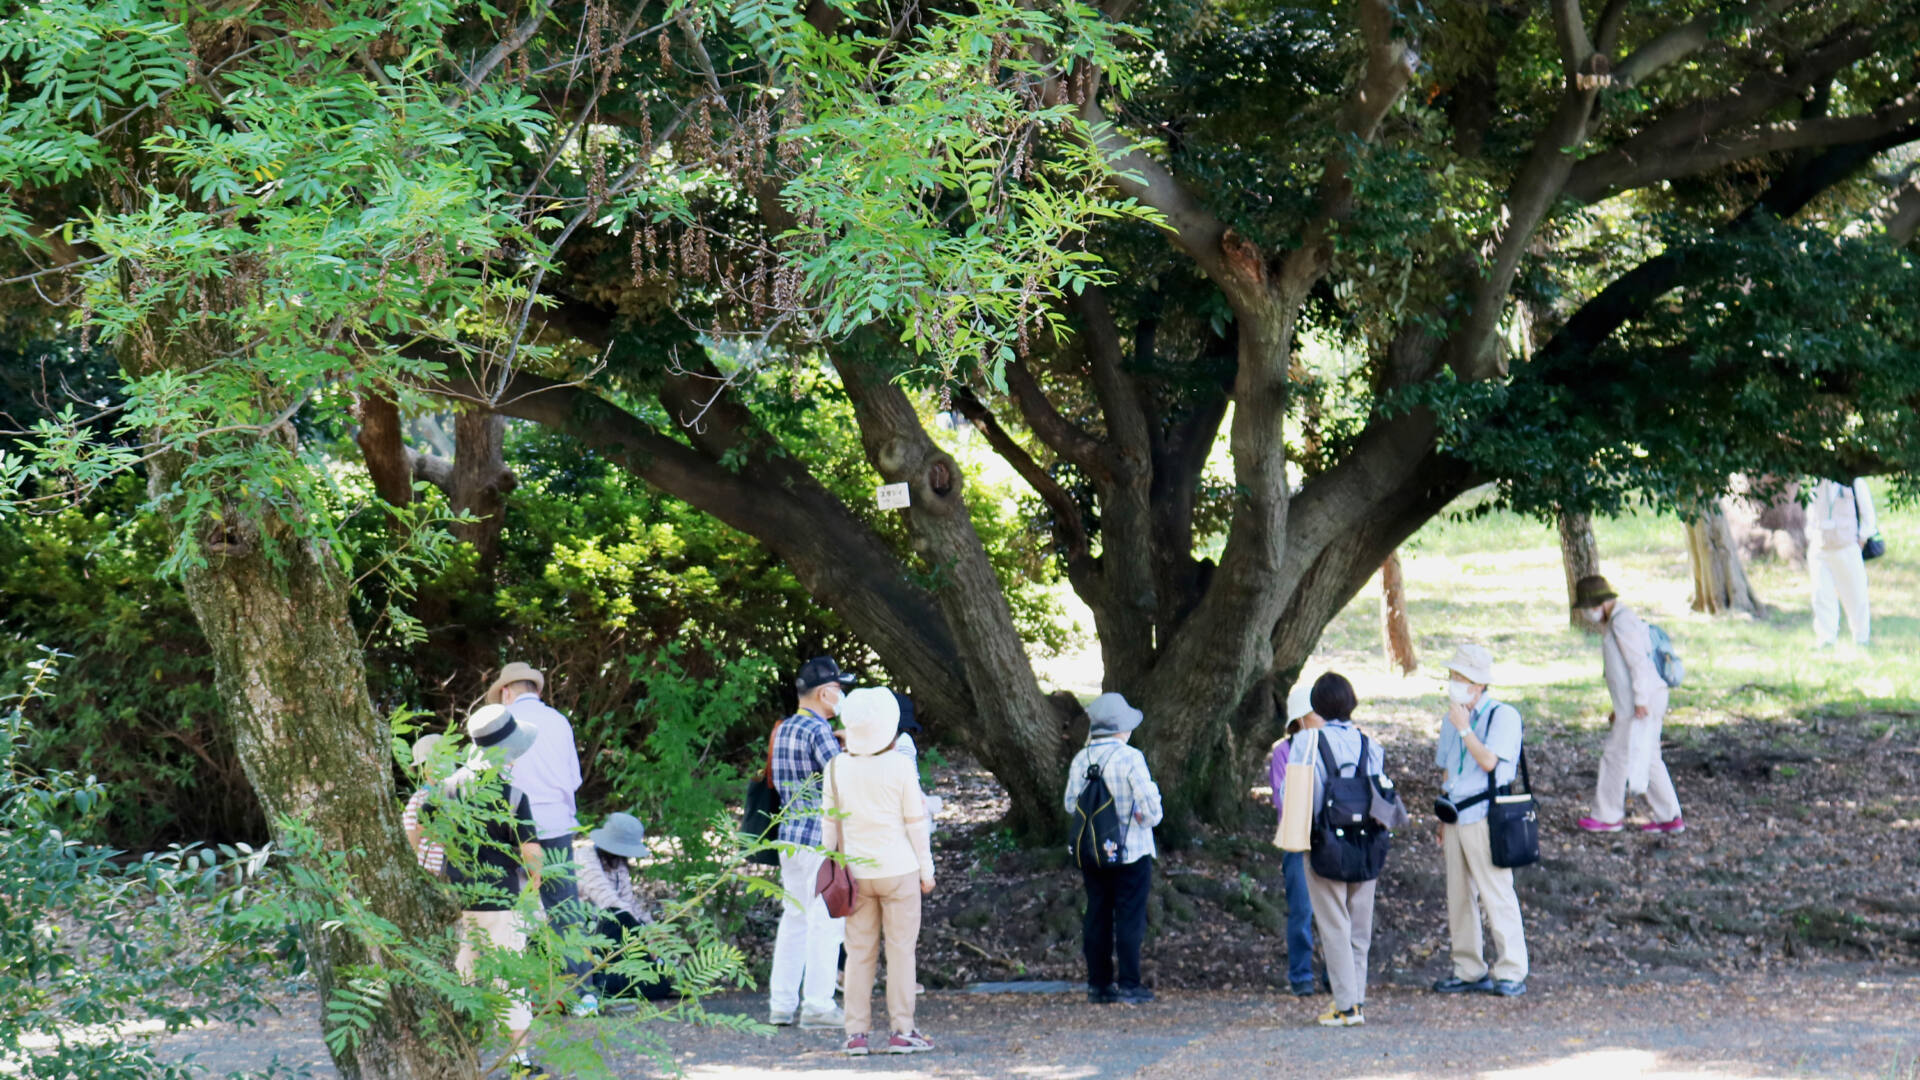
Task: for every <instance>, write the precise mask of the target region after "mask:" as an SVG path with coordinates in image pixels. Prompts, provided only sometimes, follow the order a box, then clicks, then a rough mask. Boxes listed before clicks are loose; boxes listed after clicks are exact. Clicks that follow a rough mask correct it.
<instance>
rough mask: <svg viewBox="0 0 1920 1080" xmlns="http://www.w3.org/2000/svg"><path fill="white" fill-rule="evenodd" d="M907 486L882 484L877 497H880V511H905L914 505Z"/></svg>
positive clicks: (876, 493)
mask: <svg viewBox="0 0 1920 1080" xmlns="http://www.w3.org/2000/svg"><path fill="white" fill-rule="evenodd" d="M908 490H909V489H908V487H907V485H905V484H881V485H880V488H879V490H878V491H877V492H875V495H877V496H878V498H879V502H880V509H882V510H905V509H906V508H907V507H909V506H911V505H913V497H912V496H911V495H909V494H908Z"/></svg>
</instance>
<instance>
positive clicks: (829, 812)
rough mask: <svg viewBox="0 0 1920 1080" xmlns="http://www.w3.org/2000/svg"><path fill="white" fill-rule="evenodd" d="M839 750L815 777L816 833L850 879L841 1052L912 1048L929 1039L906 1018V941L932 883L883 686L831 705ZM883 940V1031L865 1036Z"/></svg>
mask: <svg viewBox="0 0 1920 1080" xmlns="http://www.w3.org/2000/svg"><path fill="white" fill-rule="evenodd" d="M840 719H841V722H842V723H843V724H845V726H846V736H847V751H846V753H844V754H840V755H838V756H837V757H835V758H834V759H833V760H832V761H830V762H828V764H827V769H826V775H825V776H824V777H823V778H822V786H823V788H824V792H823V794H822V799H821V806H822V808H823V809H824V810H825V811H826V814H825V819H824V825H825V843H826V846H827V847H828V848H830V849H836V850H840V851H842V852H844V853H845V855H846V860H847V866H848V868H849V869H850V870H851V871H852V874H853V879H854V882H855V883H856V885H857V887H858V897H857V899H856V900H855V901H854V907H853V911H852V913H851V914H849V915H848V916H847V982H846V1013H847V1043H846V1047H845V1050H846V1053H848V1054H850V1055H853V1056H856V1057H857V1056H862V1055H865V1054H868V1053H873V1052H879V1053H886V1054H914V1053H919V1052H921V1051H924V1050H931V1049H933V1041H932V1040H930V1039H928V1038H927V1037H926V1036H924V1035H922V1034H920V1032H918V1031H916V1030H915V1029H914V1026H913V1006H914V996H915V995H914V979H915V973H914V966H915V964H914V948H915V946H916V944H917V943H918V941H919V938H920V898H921V897H922V896H924V895H926V894H928V893H931V892H932V891H933V851H932V847H931V844H930V841H929V830H928V821H927V810H926V798H925V797H924V796H923V795H922V794H921V792H920V776H919V773H918V772H917V771H916V770H915V768H914V764H913V762H912V761H910V760H909V759H908V758H907V757H906V755H904V754H894V753H889V752H888V751H889V750H891V749H892V748H893V745H894V738H895V736H896V734H897V733H898V730H899V723H900V706H899V704H898V703H897V702H895V701H894V698H893V694H892V692H891V691H888V690H884V689H881V688H878V687H871V688H868V689H864V690H855V691H854V692H852V693H850V694H848V695H847V697H846V700H845V701H844V702H842V703H841V705H840ZM882 937H884V938H885V939H886V944H887V1020H888V1023H889V1026H890V1027H891V1028H892V1033H891V1034H890V1035H889V1036H888V1038H887V1041H886V1042H884V1043H881V1044H880V1045H878V1046H875V1045H873V1044H872V1043H871V1042H870V1040H869V1034H868V1028H869V1027H870V1026H871V1024H872V1022H873V982H874V973H875V970H876V968H877V967H878V965H879V960H880V940H881V938H882Z"/></svg>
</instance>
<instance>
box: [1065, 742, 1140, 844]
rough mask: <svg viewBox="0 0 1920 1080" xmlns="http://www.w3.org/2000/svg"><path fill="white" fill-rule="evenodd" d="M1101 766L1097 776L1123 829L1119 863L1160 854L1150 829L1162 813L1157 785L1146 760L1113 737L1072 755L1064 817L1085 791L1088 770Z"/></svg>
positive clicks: (1090, 744)
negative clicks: (1110, 795)
mask: <svg viewBox="0 0 1920 1080" xmlns="http://www.w3.org/2000/svg"><path fill="white" fill-rule="evenodd" d="M1089 764H1093V765H1098V766H1100V776H1101V778H1102V779H1104V780H1105V781H1106V782H1107V790H1108V791H1110V792H1112V793H1113V810H1114V813H1116V814H1119V815H1120V821H1121V824H1122V825H1124V826H1125V831H1126V834H1127V841H1126V844H1125V846H1124V848H1123V849H1122V851H1121V853H1120V855H1121V857H1120V861H1121V862H1123V863H1133V862H1139V861H1140V860H1141V859H1146V858H1152V857H1153V856H1155V855H1158V854H1159V849H1158V848H1156V847H1154V844H1153V827H1154V826H1155V825H1158V824H1160V818H1161V817H1162V815H1163V813H1164V811H1163V809H1162V808H1161V805H1160V785H1159V784H1156V783H1154V782H1153V774H1152V773H1150V772H1148V771H1147V756H1146V755H1145V754H1142V753H1141V752H1140V751H1138V750H1135V749H1134V748H1133V747H1131V746H1128V745H1127V744H1126V743H1123V742H1121V741H1119V739H1117V738H1115V737H1113V736H1107V737H1105V738H1098V739H1094V740H1093V741H1091V742H1089V743H1088V744H1087V745H1086V746H1084V747H1081V749H1080V752H1079V753H1077V754H1075V755H1073V764H1071V765H1069V766H1067V797H1066V799H1065V800H1064V801H1065V803H1066V809H1067V813H1069V814H1071V813H1073V805H1074V803H1076V802H1078V801H1079V799H1080V793H1081V792H1082V791H1085V790H1086V787H1087V766H1088V765H1089Z"/></svg>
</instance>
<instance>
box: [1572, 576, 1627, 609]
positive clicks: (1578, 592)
mask: <svg viewBox="0 0 1920 1080" xmlns="http://www.w3.org/2000/svg"><path fill="white" fill-rule="evenodd" d="M1619 595H1620V594H1619V593H1617V592H1614V591H1613V586H1611V585H1609V584H1607V579H1606V578H1603V577H1601V576H1600V575H1599V574H1588V575H1587V576H1586V577H1583V578H1581V579H1580V580H1579V581H1577V582H1575V583H1574V586H1573V606H1574V607H1575V608H1576V609H1579V608H1590V607H1599V606H1600V605H1601V604H1604V603H1606V602H1607V601H1609V600H1612V599H1615V598H1616V597H1618V596H1619Z"/></svg>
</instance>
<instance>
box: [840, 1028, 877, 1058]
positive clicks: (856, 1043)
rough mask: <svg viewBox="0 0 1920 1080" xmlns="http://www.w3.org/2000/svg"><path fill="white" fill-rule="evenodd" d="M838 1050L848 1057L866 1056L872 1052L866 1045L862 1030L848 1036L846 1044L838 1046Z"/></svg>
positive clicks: (865, 1037)
mask: <svg viewBox="0 0 1920 1080" xmlns="http://www.w3.org/2000/svg"><path fill="white" fill-rule="evenodd" d="M840 1052H841V1053H843V1054H845V1055H847V1056H848V1057H866V1056H867V1055H868V1054H869V1053H871V1052H872V1051H871V1050H870V1049H869V1048H868V1046H867V1036H866V1033H865V1032H862V1033H860V1034H858V1035H855V1036H853V1037H852V1038H849V1039H848V1040H847V1044H846V1045H845V1046H842V1047H841V1048H840Z"/></svg>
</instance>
